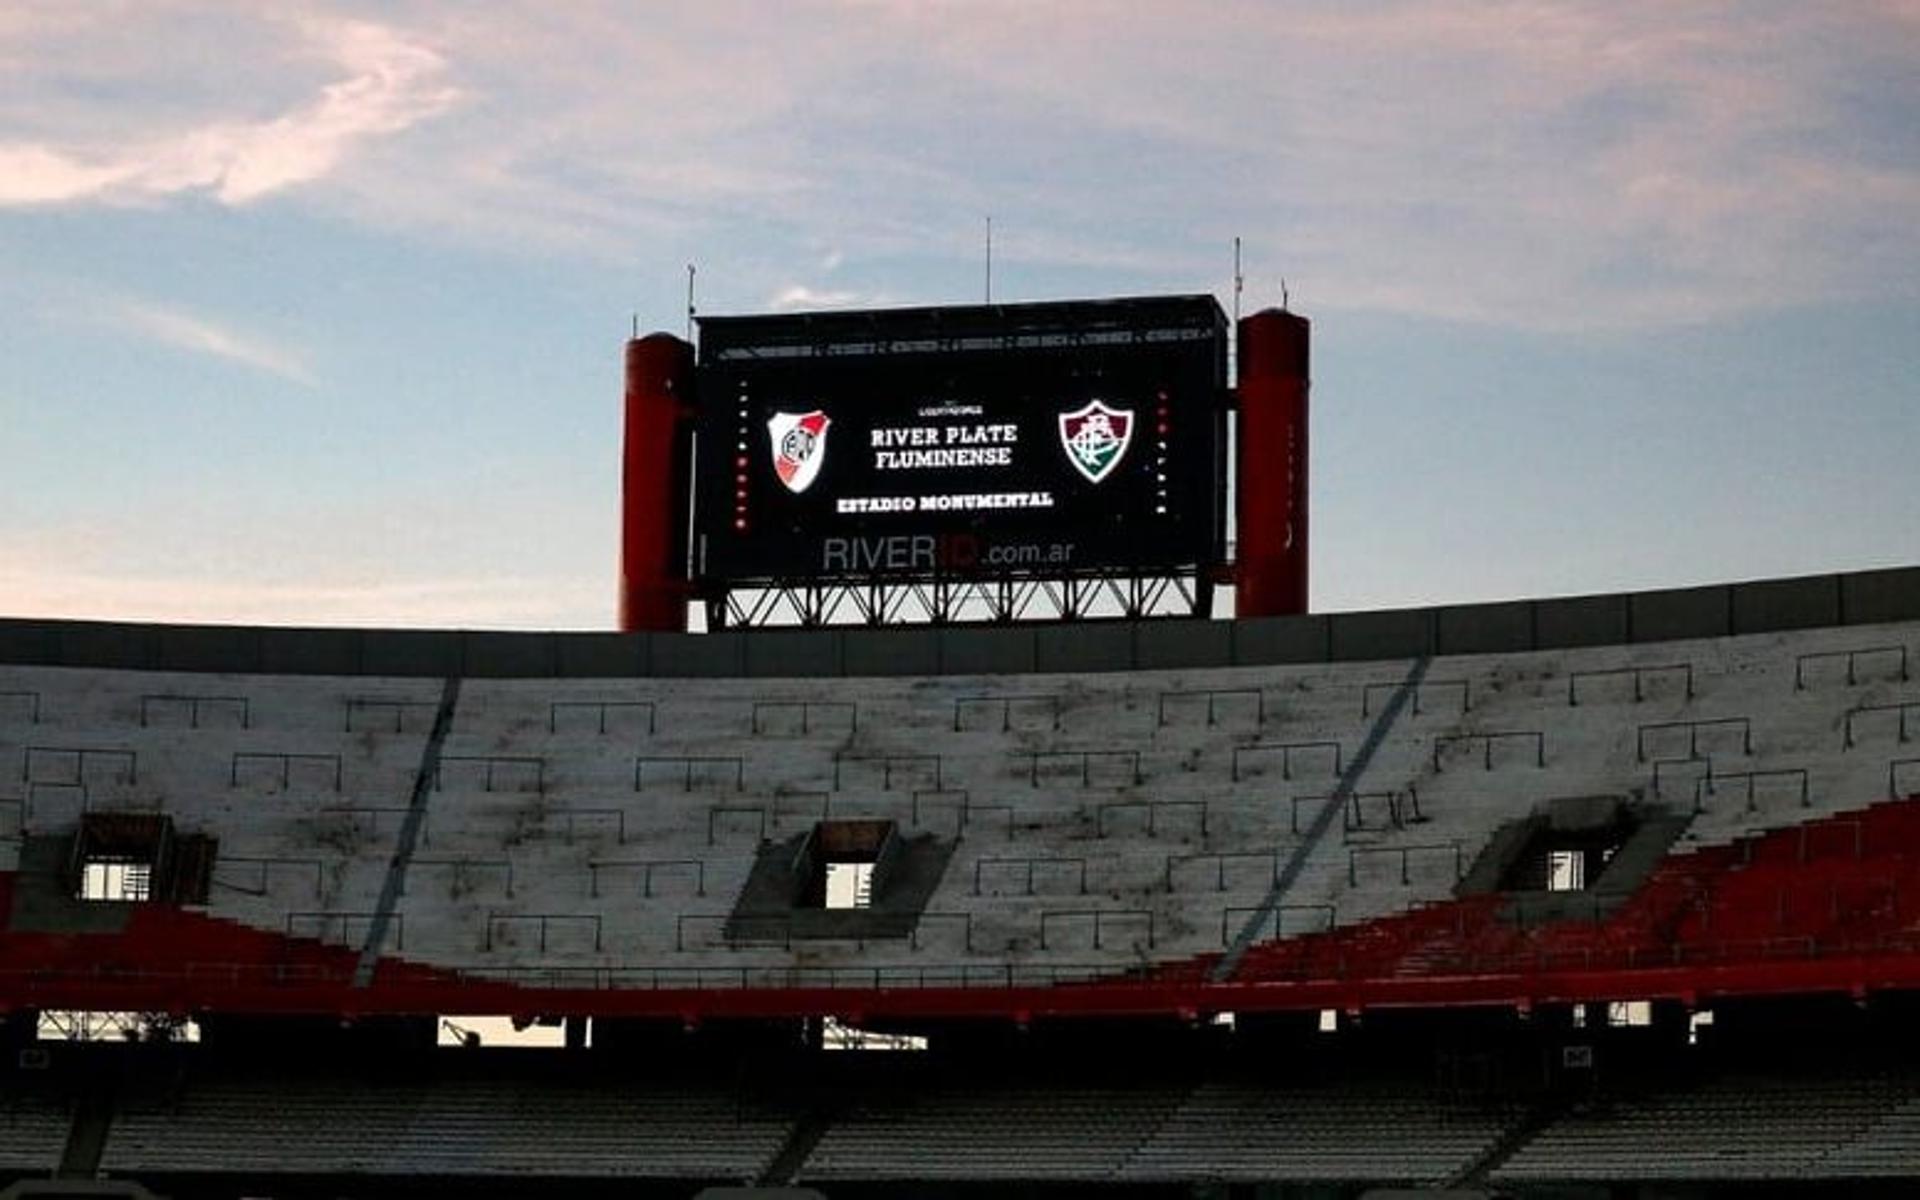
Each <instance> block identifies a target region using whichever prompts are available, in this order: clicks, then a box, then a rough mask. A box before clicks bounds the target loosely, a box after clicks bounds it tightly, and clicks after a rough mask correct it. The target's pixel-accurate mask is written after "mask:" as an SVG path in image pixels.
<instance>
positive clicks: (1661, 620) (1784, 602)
mask: <svg viewBox="0 0 1920 1200" xmlns="http://www.w3.org/2000/svg"><path fill="white" fill-rule="evenodd" d="M1915 618H1920V567H1902V568H1895V569H1890V570H1878V571H1857V572H1849V573H1844V574H1833V575H1806V576H1799V577H1796V578H1790V579H1767V580H1759V581H1755V582H1749V583H1732V584H1717V585H1713V586H1708V587H1695V588H1678V589H1668V590H1662V591H1646V592H1615V593H1610V594H1606V595H1596V596H1570V597H1559V598H1553V599H1542V600H1515V601H1507V602H1501V603H1493V604H1467V605H1449V606H1443V607H1437V608H1404V609H1383V610H1378V611H1371V612H1350V613H1330V614H1316V615H1310V616H1300V617H1268V618H1261V619H1256V620H1244V621H1205V620H1192V621H1180V620H1164V619H1162V620H1154V621H1140V622H1135V621H1093V622H1087V623H1083V624H1077V625H1076V624H1063V625H1040V626H1019V627H1013V628H980V627H926V628H915V629H866V628H858V627H847V628H830V629H811V630H730V631H723V632H718V633H707V634H663V633H656V634H620V633H491V632H475V631H468V630H425V629H422V630H401V629H318V628H315V629H303V628H291V627H261V626H246V625H158V624H135V623H123V622H101V621H67V620H36V619H26V618H0V662H5V663H13V664H18V665H27V666H74V667H110V668H118V669H123V670H166V671H216V672H267V673H273V674H294V675H381V676H407V675H416V676H437V677H445V676H449V675H460V676H467V677H472V678H496V679H531V678H625V677H660V678H675V677H681V678H696V677H704V678H727V677H740V678H754V677H762V678H768V677H779V676H834V675H850V676H860V675H1011V674H1021V673H1029V672H1061V671H1134V670H1162V669H1169V668H1188V667H1227V666H1264V665H1270V664H1283V663H1316V662H1355V661H1365V660H1370V659H1392V658H1412V657H1418V656H1421V655H1440V656H1444V655H1456V654H1501V653H1519V652H1524V651H1529V650H1555V649H1568V648H1573V647H1579V646H1606V645H1626V644H1634V643H1642V642H1661V641H1672V640H1677V639H1682V638H1701V637H1723V636H1731V635H1735V634H1748V633H1767V632H1773V631H1778V630H1789V629H1812V628H1820V627H1825V626H1839V625H1865V624H1873V623H1877V622H1882V621H1900V620H1910V619H1915Z"/></svg>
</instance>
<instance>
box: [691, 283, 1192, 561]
mask: <svg viewBox="0 0 1920 1200" xmlns="http://www.w3.org/2000/svg"><path fill="white" fill-rule="evenodd" d="M1226 345H1227V322H1226V317H1225V315H1224V314H1223V313H1222V312H1221V311H1220V306H1219V305H1218V304H1217V303H1216V302H1215V301H1214V300H1213V298H1212V297H1210V296H1170V297H1150V298H1142V299H1126V300H1097V301H1068V302H1060V303H1043V304H1007V305H977V306H965V307H947V308H914V309H888V310H875V311H863V312H833V313H807V314H783V315H772V316H748V317H706V318H702V319H701V321H700V349H699V361H698V370H697V380H696V393H697V405H698V417H697V422H696V431H697V447H698V449H697V452H696V463H697V483H696V500H695V514H696V515H695V532H696V538H695V546H694V564H693V565H694V573H695V575H696V577H698V578H701V579H706V580H713V581H721V582H748V583H750V582H754V581H767V580H823V581H825V580H840V581H846V580H862V579H876V578H879V579H885V578H895V579H906V578H931V577H940V576H977V575H992V574H1028V575H1055V576H1065V575H1077V574H1081V573H1085V572H1097V571H1113V570H1143V571H1146V570H1167V569H1179V568H1204V567H1207V566H1210V565H1212V564H1214V563H1217V562H1219V561H1220V560H1221V558H1222V551H1223V549H1224V547H1223V537H1224V523H1225V453H1226V433H1225V427H1226V415H1225V414H1226Z"/></svg>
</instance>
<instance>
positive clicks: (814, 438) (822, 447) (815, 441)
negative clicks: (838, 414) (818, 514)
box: [767, 408, 833, 492]
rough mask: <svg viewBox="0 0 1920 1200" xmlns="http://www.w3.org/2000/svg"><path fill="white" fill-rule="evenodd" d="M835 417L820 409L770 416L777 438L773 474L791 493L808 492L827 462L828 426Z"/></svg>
mask: <svg viewBox="0 0 1920 1200" xmlns="http://www.w3.org/2000/svg"><path fill="white" fill-rule="evenodd" d="M831 424H833V420H832V418H830V417H828V416H827V414H826V413H823V412H821V411H820V410H819V409H817V408H816V409H814V410H813V411H812V412H807V413H784V412H781V413H774V414H773V415H772V416H770V417H768V418H767V434H768V436H769V437H771V438H772V440H773V473H774V474H775V475H778V476H779V477H780V482H781V483H784V484H786V485H787V490H788V491H790V492H804V491H806V490H807V487H808V486H809V485H810V484H812V483H813V481H814V478H815V477H816V476H818V475H819V474H820V464H821V463H823V462H825V461H827V426H829V425H831Z"/></svg>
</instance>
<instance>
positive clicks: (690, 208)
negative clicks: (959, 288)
mask: <svg viewBox="0 0 1920 1200" xmlns="http://www.w3.org/2000/svg"><path fill="white" fill-rule="evenodd" d="M174 7H175V8H177V9H179V10H184V11H194V12H202V13H206V12H213V13H215V14H218V13H219V12H220V11H222V10H219V9H215V8H209V7H208V6H206V5H204V4H201V3H199V2H198V0H177V3H176V5H175V6H174ZM1914 10H1915V6H1914V4H1913V3H1912V0H1878V2H1876V0H1849V2H1846V3H1835V4H1824V5H1771V6H1752V5H1740V4H1736V3H1730V2H1728V0H1712V2H1707V3H1701V4H1695V5H1674V4H1671V3H1666V2H1664V0H1586V2H1582V0H1490V2H1489V3H1486V4H1482V5H1475V6H1465V7H1463V6H1461V5H1458V4H1455V3H1452V2H1450V0H1394V2H1392V3H1382V4H1376V5H1361V6H1356V5H1353V4H1351V3H1348V2H1347V0H1299V2H1298V3H1290V4H1288V5H1285V6H1276V5H1272V4H1264V3H1258V2H1255V0H1220V2H1219V3H1216V4H1212V5H1208V6H1205V11H1204V12H1197V11H1196V9H1195V7H1194V6H1193V5H1191V4H1189V3H1185V2H1184V0H1143V2H1142V3H1138V4H1130V5H1125V6H1121V7H1120V8H1119V9H1116V8H1115V7H1114V6H1112V5H1110V4H1104V3H1098V2H1097V0H1052V2H1050V3H1047V4H1032V3H1021V2H1017V0H979V2H977V3H969V4H947V3H908V2H905V0H795V2H794V3H792V4H789V5H782V6H775V7H769V6H766V5H759V4H751V3H744V2H742V0H711V2H710V3H707V4H702V5H685V6H669V7H667V8H665V9H662V10H660V11H658V12H654V13H651V14H650V17H649V19H648V20H647V21H645V22H640V21H636V20H634V19H633V18H632V15H631V11H630V9H629V8H628V6H626V5H622V4H617V3H614V2H613V0H579V2H578V3H571V4H568V5H564V6H557V7H556V6H554V5H552V4H550V3H543V2H541V0H498V2H497V3H494V4H489V5H487V6H485V8H484V9H473V8H470V7H468V6H461V5H454V4H450V3H446V2H444V0H396V3H395V4H393V5H390V6H387V7H386V8H384V9H383V10H382V11H383V12H384V13H386V14H388V15H387V16H385V17H383V20H387V21H389V22H391V24H389V25H376V24H366V23H360V24H338V23H336V24H330V25H312V24H309V25H295V26H293V28H295V29H297V30H300V31H302V33H301V36H302V37H303V39H304V43H303V44H305V45H306V46H308V47H309V48H310V49H312V50H316V51H318V52H319V53H321V54H324V55H325V56H326V58H327V60H328V61H329V62H331V63H335V64H338V66H337V67H335V68H334V69H335V71H336V73H339V74H340V77H338V78H334V79H333V81H332V82H329V83H327V84H326V85H325V86H324V87H322V88H320V90H319V91H318V94H317V95H310V96H309V97H308V98H306V99H304V100H299V99H298V98H297V96H298V94H297V93H296V99H295V100H294V101H290V102H289V103H288V105H287V106H286V109H285V111H284V112H281V113H280V114H279V115H269V116H268V117H266V118H265V119H252V120H249V119H243V118H236V117H235V116H234V115H233V113H234V112H235V111H236V109H244V104H245V103H246V99H245V98H246V97H248V96H250V95H252V94H254V92H253V91H250V90H247V89H236V91H237V96H236V95H225V96H221V95H215V96H212V97H204V96H196V103H195V104H193V105H187V106H185V110H186V111H189V112H191V113H197V114H199V116H197V117H195V118H194V119H192V120H191V121H189V122H186V123H184V124H178V123H176V126H175V127H174V132H172V133H164V132H154V131H151V130H149V131H148V132H146V133H143V134H142V135H141V136H139V137H132V136H127V137H120V136H116V135H114V134H112V133H111V132H103V131H112V130H115V129H118V128H120V126H121V120H122V118H123V117H124V111H123V110H121V109H116V108H114V107H113V106H111V105H102V104H99V103H98V102H97V101H93V102H90V101H89V100H88V99H87V97H90V96H94V95H96V94H97V92H98V91H99V89H98V88H91V89H77V90H76V91H75V93H74V95H73V96H69V97H67V98H66V100H65V101H64V102H63V103H64V104H65V108H63V109H62V112H63V113H65V118H66V119H65V120H64V123H63V124H62V125H61V130H62V134H61V136H32V137H17V138H13V139H10V140H0V204H5V203H13V204H16V205H28V204H49V203H56V202H61V201H68V202H73V201H113V200H151V199H153V198H155V197H162V196H173V195H180V194H205V195H209V196H212V197H215V198H217V199H219V200H221V201H223V202H225V203H229V204H243V203H246V202H247V201H248V200H251V199H254V198H257V197H259V196H264V195H271V194H275V193H276V192H278V191H282V190H285V189H287V188H291V187H293V186H295V185H296V184H302V183H305V184H310V185H315V186H313V187H312V188H311V191H312V193H313V194H314V196H315V198H316V202H317V203H321V204H324V205H326V206H328V208H329V210H330V211H331V212H333V213H336V214H344V215H345V216H346V217H347V218H348V219H350V220H354V221H358V222H364V223H367V224H372V225H377V226H378V227H380V228H382V229H383V230H387V231H397V232H401V233H405V234H408V235H411V236H420V237H430V238H434V239H455V240H461V241H464V242H465V243H467V244H469V245H481V246H485V247H487V248H489V249H490V250H500V249H505V250H507V251H508V252H515V251H518V252H527V251H529V250H531V251H533V252H538V253H549V252H553V251H556V250H558V251H562V252H565V253H568V254H572V255H580V256H587V257H597V258H600V259H603V260H606V261H610V262H614V263H618V264H620V265H621V266H623V267H629V266H632V265H634V264H635V263H636V262H639V263H641V264H642V265H643V266H644V267H645V269H646V270H648V271H650V272H653V271H657V274H658V275H659V277H660V278H662V279H669V278H671V277H672V275H673V273H674V270H675V268H676V267H677V264H679V263H682V262H685V261H688V260H689V259H690V258H697V260H698V261H699V262H700V264H701V267H702V286H703V288H705V287H706V286H707V280H709V279H711V280H712V281H713V286H714V287H716V288H717V287H730V288H731V289H732V291H731V293H730V294H729V295H727V296H725V297H720V296H714V297H711V300H712V302H714V303H716V304H734V305H746V304H753V303H760V302H764V298H766V297H769V296H771V297H773V299H774V302H776V303H782V304H785V305H788V306H797V305H806V304H831V303H835V302H841V301H838V300H837V298H836V296H835V293H838V292H852V291H856V290H857V291H864V292H872V291H877V290H882V289H885V290H888V291H892V292H894V293H896V294H898V293H906V294H910V295H921V294H924V292H922V291H919V290H916V289H918V288H923V287H924V286H925V284H924V280H925V279H927V278H928V277H929V274H930V272H929V270H928V267H929V264H930V263H936V264H944V266H945V267H947V268H949V269H950V270H951V273H952V274H953V277H954V278H958V277H959V271H960V270H961V269H962V268H961V264H962V263H963V262H970V261H971V260H972V259H973V258H974V257H975V255H976V253H977V246H976V242H977V230H978V222H979V218H980V215H981V214H982V213H986V212H992V213H994V214H995V216H996V218H997V220H996V233H1000V234H1001V235H1002V237H1003V238H1004V242H1003V243H1002V246H997V247H996V251H997V253H996V259H997V260H998V261H1000V262H1004V263H1005V265H1006V272H1005V278H1006V280H1007V286H1009V287H1016V286H1018V280H1019V279H1020V278H1021V269H1022V267H1028V268H1032V269H1033V271H1035V272H1040V271H1051V270H1055V269H1060V268H1065V269H1070V270H1072V271H1074V272H1077V273H1080V274H1081V275H1082V276H1083V277H1091V278H1097V279H1099V280H1100V281H1101V283H1103V284H1105V283H1109V282H1112V283H1116V284H1118V285H1119V286H1127V287H1154V286H1161V287H1166V286H1182V287H1185V286H1195V285H1201V286H1204V285H1205V284H1206V283H1209V282H1212V283H1215V284H1217V285H1224V284H1225V283H1226V279H1225V276H1226V274H1227V271H1226V267H1225V263H1226V261H1227V251H1226V247H1228V246H1230V244H1231V241H1232V238H1233V237H1234V236H1235V235H1242V236H1244V238H1245V240H1246V245H1247V249H1248V265H1249V280H1250V282H1252V283H1255V284H1256V285H1258V286H1257V287H1256V291H1257V292H1258V293H1259V295H1260V296H1267V295H1272V296H1273V297H1274V298H1277V281H1278V277H1279V276H1280V275H1281V274H1283V273H1284V274H1285V275H1286V276H1287V277H1288V279H1289V280H1290V281H1291V282H1292V283H1293V284H1294V291H1295V294H1296V296H1298V297H1300V299H1301V302H1302V304H1311V305H1315V306H1319V307H1321V308H1323V309H1324V308H1332V307H1345V308H1355V309H1373V310H1388V311H1398V312H1415V313H1421V314H1427V315H1444V316H1449V317H1459V318H1465V319H1470V320H1479V321H1486V322H1493V323H1499V324H1507V325H1518V326H1527V327H1533V328H1554V329H1590V328H1595V327H1613V328H1636V327H1648V326H1657V325H1661V324H1666V323H1671V322H1674V321H1700V320H1714V319H1719V318H1725V317H1729V316H1734V315H1738V314H1743V313H1751V312H1753V311H1756V310H1764V309H1767V308H1770V307H1778V306H1781V305H1786V304H1799V303H1809V302H1816V303H1817V302H1821V301H1828V300H1835V299H1855V298H1860V297H1872V298H1884V297H1903V298H1911V297H1913V296H1915V295H1916V294H1920V238H1917V237H1916V236H1915V235H1914V234H1913V230H1912V221H1911V213H1912V212H1913V211H1915V210H1916V209H1920V144H1916V142H1915V141H1914V138H1913V134H1912V129H1913V122H1912V120H1911V114H1912V112H1913V111H1915V109H1916V107H1917V106H1920V84H1916V82H1915V76H1914V74H1913V72H1912V70H1911V68H1910V66H1909V64H1910V63H1911V62H1913V61H1914V60H1915V59H1916V58H1920V23H1916V21H1915V19H1914V17H1913V13H1914ZM170 11H172V10H171V9H170ZM212 19H223V18H219V17H218V16H217V15H216V17H215V18H212ZM132 23H133V24H136V25H140V24H142V22H140V21H139V20H138V19H137V18H134V19H133V20H132ZM160 24H161V22H160V21H159V19H157V18H156V19H153V20H151V21H150V22H147V23H146V27H147V28H149V29H158V27H159V25H160ZM254 28H255V32H254V33H253V34H251V35H249V34H247V33H245V32H244V30H243V31H242V32H240V33H236V35H235V36H234V38H233V39H232V44H233V46H234V47H235V49H234V57H235V58H240V57H243V55H242V54H241V50H242V49H244V50H245V51H246V53H245V55H244V57H246V58H248V59H264V60H271V56H270V55H262V54H258V53H256V52H255V51H256V50H257V49H258V47H257V46H256V43H258V42H260V41H262V40H263V39H262V38H261V37H260V36H259V34H258V28H259V27H254ZM270 28H277V26H270ZM403 30H404V32H403ZM3 36H4V31H3V30H0V37H3ZM19 36H20V37H21V38H25V39H31V38H32V37H35V36H38V35H36V34H34V33H32V32H31V31H28V32H25V33H22V34H20V35H19ZM5 49H6V47H5V45H4V44H0V52H3V51H4V50H5ZM40 57H41V58H42V59H45V60H47V61H60V60H59V59H58V57H57V56H48V55H46V54H44V53H43V54H42V55H40ZM123 57H125V58H126V59H127V60H128V61H130V62H133V63H134V65H133V66H131V67H127V68H126V69H127V70H130V71H133V72H134V73H135V74H136V75H137V74H138V72H139V71H140V70H142V69H149V70H150V69H152V68H151V67H150V66H143V65H142V62H143V60H139V59H138V58H137V57H136V56H133V55H125V56H123ZM22 59H23V61H24V56H22ZM5 61H6V60H5V55H4V53H0V65H4V64H5ZM342 69H344V70H343V72H342ZM89 82H94V81H89ZM109 82H118V79H117V77H115V78H114V79H111V80H109ZM176 82H177V81H176ZM6 86H7V85H6V83H5V72H4V71H0V98H3V97H4V92H5V89H6ZM76 97H78V98H76ZM463 101H464V102H463ZM90 103H92V107H89V104H90ZM223 105H224V107H222V106H223ZM14 107H15V108H20V109H22V111H26V112H28V113H29V114H31V113H32V112H34V111H35V109H34V106H33V104H32V103H30V102H29V103H27V104H25V105H24V107H23V106H21V105H15V106H14ZM69 109H71V110H76V111H78V113H79V115H78V116H74V115H73V112H69V111H67V110H69ZM0 111H5V109H4V107H0ZM89 121H90V122H91V123H89ZM75 130H78V132H75ZM402 130H411V131H412V132H411V134H410V135H409V136H408V137H406V138H394V137H392V136H391V135H393V134H395V133H398V132H400V131H402ZM321 183H324V185H325V186H324V187H321V186H318V185H319V184H321ZM709 264H711V267H712V270H711V272H710V273H709V271H708V267H709ZM888 271H894V272H897V273H898V274H896V275H893V276H889V275H887V274H885V272H888ZM907 272H913V279H912V282H909V281H908V280H907V279H904V278H901V277H900V276H901V275H904V274H905V273H907ZM808 274H811V275H814V276H816V277H817V276H819V275H823V274H831V276H832V279H833V287H832V288H827V287H824V286H818V285H800V284H794V283H792V280H794V279H795V278H796V276H799V277H805V276H806V275H808ZM722 281H726V282H722ZM662 286H663V291H664V290H666V289H667V288H668V287H669V286H670V285H664V284H663V285H662ZM796 289H798V290H796ZM782 297H786V298H785V299H782ZM1250 298H1252V297H1251V296H1250ZM846 302H850V299H849V301H846ZM674 311H677V309H675V310H674Z"/></svg>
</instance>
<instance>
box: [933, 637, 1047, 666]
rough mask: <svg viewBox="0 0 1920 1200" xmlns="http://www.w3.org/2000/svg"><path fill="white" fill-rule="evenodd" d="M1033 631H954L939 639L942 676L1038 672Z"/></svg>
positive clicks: (1037, 654) (1037, 653)
mask: <svg viewBox="0 0 1920 1200" xmlns="http://www.w3.org/2000/svg"><path fill="white" fill-rule="evenodd" d="M1035 641H1036V638H1035V631H1034V630H1032V629H951V630H948V631H946V632H945V633H942V634H941V635H940V672H941V674H943V675H1025V674H1029V673H1031V672H1033V671H1036V670H1038V669H1039V666H1038V664H1039V652H1038V651H1037V650H1036V649H1035V646H1034V643H1035Z"/></svg>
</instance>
